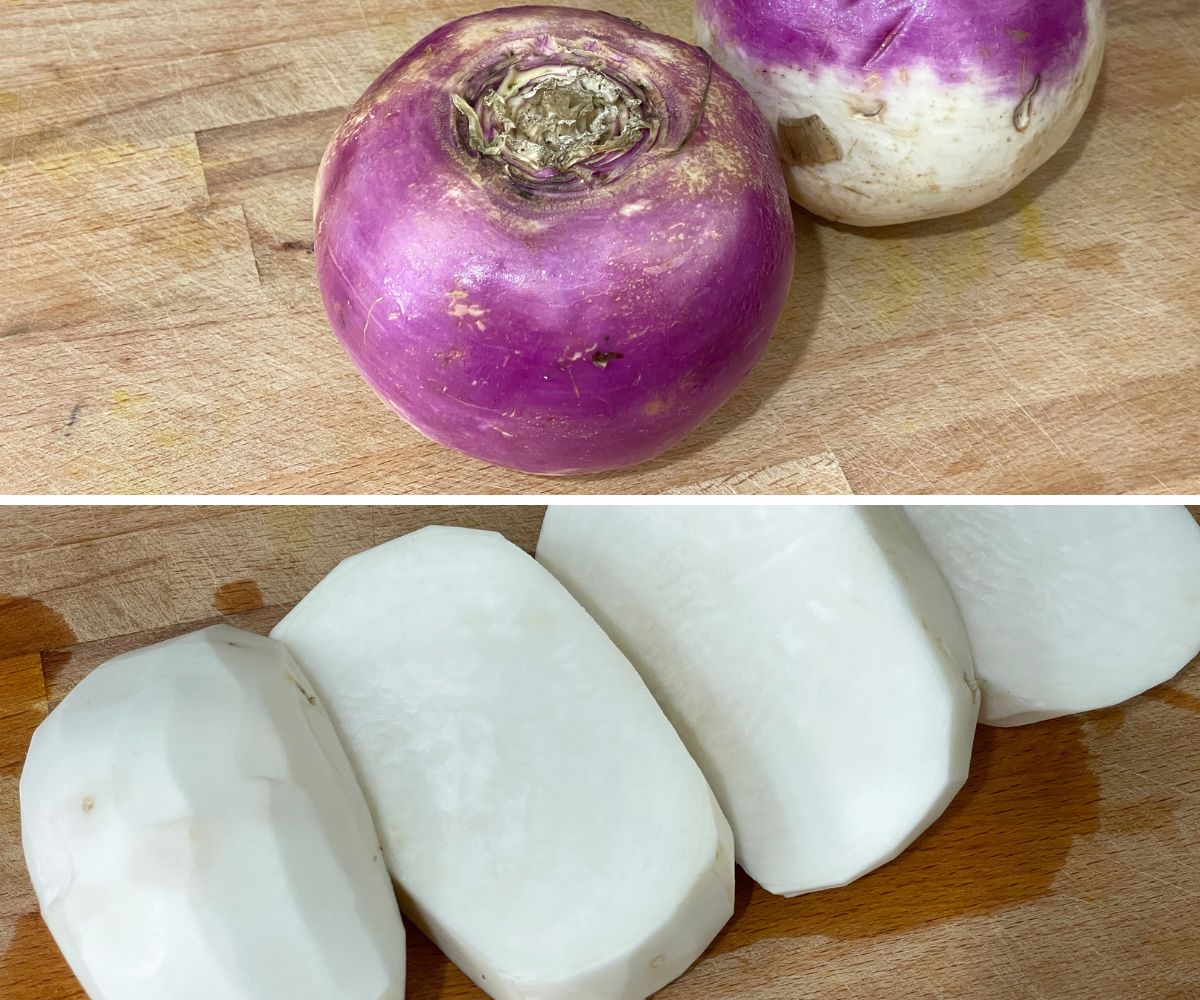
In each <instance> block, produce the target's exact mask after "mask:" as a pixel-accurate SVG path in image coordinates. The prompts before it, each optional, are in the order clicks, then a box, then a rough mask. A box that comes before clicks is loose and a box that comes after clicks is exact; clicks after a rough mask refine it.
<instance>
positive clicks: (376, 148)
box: [315, 7, 795, 475]
mask: <svg viewBox="0 0 1200 1000" xmlns="http://www.w3.org/2000/svg"><path fill="white" fill-rule="evenodd" d="M315 250H316V258H317V275H318V279H319V282H320V286H321V293H322V295H323V297H324V301H325V307H326V311H327V313H328V316H329V320H330V323H331V325H332V327H333V330H334V332H335V333H336V334H337V336H338V339H339V340H340V341H341V343H342V346H343V347H344V348H345V350H346V351H347V353H348V354H349V355H350V357H351V359H352V360H353V362H354V364H355V365H356V366H357V367H358V369H359V371H361V372H362V374H363V376H364V377H365V378H366V379H367V381H368V382H370V384H371V385H372V386H373V387H374V389H375V391H376V392H377V393H379V395H380V396H382V397H383V399H385V400H386V401H387V402H388V403H389V404H391V405H392V406H393V407H394V408H395V409H396V410H397V411H398V412H399V413H400V414H401V415H402V416H403V417H404V418H405V420H407V421H408V422H409V423H410V424H411V425H412V426H413V427H415V428H416V429H417V430H419V431H421V432H422V433H423V434H425V435H426V436H428V437H430V438H433V439H434V440H435V441H439V442H441V443H442V444H445V445H448V446H450V447H452V448H457V449H458V450H460V451H463V452H466V453H467V454H468V455H472V456H474V457H476V458H480V459H483V460H485V461H488V462H492V463H495V464H497V465H503V466H509V467H512V468H516V469H520V470H522V471H525V472H533V473H543V474H548V475H565V474H568V473H584V472H599V471H602V470H605V469H612V468H617V467H620V466H625V465H632V464H634V463H637V462H641V461H643V460H645V459H648V458H651V457H653V456H655V455H657V454H659V453H660V452H662V451H664V450H666V449H667V448H669V447H670V446H671V445H672V444H674V443H675V442H677V441H678V440H680V439H681V438H682V437H683V436H684V435H685V434H686V433H687V432H688V431H690V430H691V429H692V428H693V427H695V426H696V425H697V424H699V423H700V422H701V421H702V420H704V419H705V418H706V417H707V416H708V415H709V414H711V413H712V412H713V411H714V410H716V409H717V407H719V406H720V405H721V404H722V403H723V402H724V401H725V400H726V399H727V398H728V397H729V396H730V395H731V394H732V393H733V391H734V389H735V388H736V386H737V385H738V383H739V382H740V381H741V379H742V377H743V376H744V375H745V374H746V373H747V372H748V371H749V370H750V369H751V367H752V366H753V365H754V363H755V362H756V361H757V360H758V357H759V356H760V355H761V354H762V352H763V349H764V348H765V347H766V344H767V340H768V338H769V337H770V335H771V330H772V328H773V327H774V325H775V322H776V320H777V319H778V318H779V315H780V312H781V311H782V309H783V304H784V300H785V298H786V296H787V291H788V287H789V283H790V281H791V276H792V262H793V257H794V253H795V246H794V232H793V226H792V215H791V209H790V206H789V204H788V198H787V190H786V187H785V184H784V180H783V174H782V171H781V170H780V166H779V163H778V159H777V156H776V154H775V149H774V145H773V142H772V138H771V134H770V132H769V130H768V129H767V126H766V123H765V122H763V120H762V118H761V116H760V115H759V113H758V111H757V109H756V108H755V107H754V103H753V101H751V99H750V97H749V96H748V95H747V94H746V92H745V91H744V90H742V88H741V87H739V86H738V85H737V83H736V82H734V80H733V79H732V78H731V77H730V76H728V75H727V74H726V73H725V72H724V71H723V70H721V69H720V68H719V67H714V66H713V63H712V60H711V59H710V58H709V57H708V56H707V55H706V54H705V53H704V52H703V51H701V50H700V49H697V48H695V47H694V46H691V45H686V44H684V43H683V42H681V41H679V40H677V39H674V38H669V37H667V36H665V35H659V34H655V33H653V32H651V31H648V30H646V29H645V28H643V27H641V26H639V25H637V24H635V23H633V22H631V21H629V20H627V19H625V18H620V17H615V16H613V15H611V14H604V13H599V12H596V11H582V10H572V9H570V8H565V7H517V8H510V9H505V10H495V11H489V12H487V13H484V14H476V15H472V16H470V17H465V18H462V19H460V20H458V21H454V22H452V23H450V24H447V25H444V26H443V27H441V28H439V29H438V30H437V31H435V32H434V33H433V34H431V35H430V36H429V37H427V38H425V39H424V40H422V41H421V42H418V43H417V44H416V45H415V46H413V48H412V49H411V50H409V52H408V53H407V54H405V55H404V56H403V57H401V58H400V59H399V60H398V61H397V62H396V63H394V64H393V65H392V66H391V67H390V68H389V69H388V70H386V71H385V72H384V74H383V75H382V76H381V77H380V78H379V79H378V80H376V81H375V83H374V84H373V85H372V86H371V87H370V89H368V90H367V92H366V93H365V94H364V95H363V96H362V98H361V99H360V100H359V101H358V103H357V104H356V105H355V106H354V108H353V109H352V110H351V112H350V115H349V117H348V118H347V119H346V121H345V123H344V124H343V125H342V126H341V128H340V129H339V130H338V132H337V134H336V135H335V136H334V138H333V142H332V143H331V145H330V147H329V150H328V152H327V153H326V155H325V158H324V161H323V163H322V165H321V170H320V174H319V177H318V180H317V187H316V243H315Z"/></svg>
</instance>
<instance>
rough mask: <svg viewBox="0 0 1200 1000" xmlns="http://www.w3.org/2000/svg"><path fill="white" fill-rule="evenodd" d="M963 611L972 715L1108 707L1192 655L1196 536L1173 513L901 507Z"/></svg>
mask: <svg viewBox="0 0 1200 1000" xmlns="http://www.w3.org/2000/svg"><path fill="white" fill-rule="evenodd" d="M907 512H908V516H909V518H910V519H911V520H912V522H913V524H914V525H915V526H916V529H917V531H918V532H919V533H920V535H921V537H922V538H923V539H924V540H925V544H926V545H927V546H928V548H929V550H930V552H932V553H933V557H934V559H936V560H937V563H938V565H939V566H940V567H941V569H942V572H943V574H945V577H946V580H947V581H948V582H949V584H950V588H951V590H953V591H954V595H955V597H956V598H957V599H958V604H959V607H960V608H962V614H963V620H964V621H965V622H966V625H967V632H968V634H969V635H970V637H971V648H972V650H973V651H974V655H975V665H976V667H977V669H978V671H979V683H980V686H981V688H982V691H983V708H982V711H981V714H980V719H981V721H983V722H986V723H988V724H989V725H993V726H1020V725H1024V724H1025V723H1028V722H1039V721H1041V720H1042V719H1052V718H1055V717H1057V716H1060V715H1069V714H1070V713H1072V712H1086V711H1089V710H1090V709H1094V708H1104V707H1106V706H1108V705H1115V704H1117V703H1118V702H1122V701H1124V700H1125V699H1126V698H1132V697H1133V696H1134V695H1137V694H1141V693H1142V692H1143V691H1145V690H1147V689H1149V688H1152V687H1154V686H1155V685H1156V684H1161V683H1162V682H1163V681H1165V680H1168V679H1169V678H1171V677H1172V676H1174V675H1175V674H1176V673H1178V672H1179V670H1180V669H1181V668H1182V667H1183V666H1184V665H1185V664H1186V663H1187V662H1188V661H1189V660H1190V659H1191V658H1192V657H1193V656H1195V655H1196V653H1197V651H1200V527H1198V526H1197V525H1196V522H1195V521H1194V520H1193V519H1192V516H1191V515H1190V514H1189V513H1188V512H1187V510H1186V509H1184V508H1183V507H908V508H907Z"/></svg>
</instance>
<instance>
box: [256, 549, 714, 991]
mask: <svg viewBox="0 0 1200 1000" xmlns="http://www.w3.org/2000/svg"><path fill="white" fill-rule="evenodd" d="M272 634H273V635H274V636H275V637H277V638H279V639H282V640H283V641H284V642H286V643H287V644H288V646H289V647H290V648H291V650H292V652H293V653H294V654H295V656H296V658H297V660H298V661H299V662H300V663H301V664H303V666H304V667H305V669H306V671H307V672H308V673H309V676H311V677H312V679H313V682H314V683H315V684H316V686H317V690H318V692H319V693H320V695H321V697H322V699H323V700H324V701H325V703H326V704H327V705H328V706H329V708H330V714H331V715H332V716H333V719H334V723H335V725H336V726H337V727H338V729H339V731H340V732H341V735H342V737H343V740H344V742H345V745H346V747H347V751H348V753H349V754H350V758H351V760H352V761H353V763H354V764H355V767H356V769H357V771H358V774H359V775H360V777H361V779H362V781H363V787H364V789H365V790H366V792H367V797H368V800H369V801H370V802H371V804H372V806H373V808H374V810H375V815H376V817H377V819H378V822H379V829H380V834H381V837H382V843H383V846H384V850H385V853H386V856H387V861H388V866H389V868H390V869H391V872H392V875H393V876H394V878H395V879H396V881H397V883H398V884H399V886H400V889H401V896H402V901H403V904H404V906H405V908H406V911H407V912H408V914H409V915H410V916H411V917H412V918H413V919H414V920H415V921H416V922H417V923H418V924H419V925H420V926H421V927H423V928H424V929H426V930H427V931H428V933H429V934H430V935H431V936H432V937H433V939H434V940H435V941H436V942H437V943H438V944H439V945H440V946H441V948H442V949H443V950H444V951H445V952H446V954H447V955H448V956H449V957H450V958H451V959H452V960H453V961H454V962H455V963H456V964H457V965H458V966H459V967H460V968H461V969H462V970H463V971H464V972H466V973H467V975H468V976H470V977H471V978H472V979H473V980H474V981H475V982H476V983H477V984H478V985H479V986H480V988H482V989H483V990H485V991H486V992H488V993H489V994H491V995H492V996H494V997H497V998H501V1000H558V998H562V997H571V998H578V1000H641V998H643V997H646V996H648V995H649V994H651V993H653V992H655V991H656V990H658V989H660V988H661V987H663V986H665V985H666V984H667V983H668V982H670V981H671V980H672V979H674V978H675V977H676V976H678V975H680V974H681V973H682V972H683V971H684V970H685V969H686V968H687V967H688V965H690V964H691V962H692V961H693V960H694V959H695V958H696V957H697V956H698V955H699V954H700V953H701V951H702V950H703V949H704V948H705V946H706V945H707V944H708V943H709V941H711V940H712V938H713V937H714V936H715V935H716V933H717V931H718V930H719V929H720V928H721V926H722V925H723V924H724V923H725V922H726V920H728V918H729V916H730V914H731V913H732V910H733V845H732V842H731V836H730V831H729V826H728V824H727V823H726V822H725V819H724V817H723V816H722V814H721V811H720V809H719V807H718V806H717V804H716V802H715V800H714V799H713V796H712V793H711V791H710V790H709V788H708V785H707V783H706V782H705V780H704V778H703V776H702V775H701V773H700V771H699V769H698V768H697V766H696V764H695V762H694V761H693V760H692V759H691V758H690V757H689V756H688V753H687V751H686V750H685V749H684V747H683V745H682V743H681V742H680V741H679V738H678V736H677V735H676V734H675V732H674V731H673V730H672V729H671V726H670V724H669V723H668V722H667V720H666V718H665V717H664V716H663V714H662V712H661V711H660V710H659V708H658V706H657V705H656V704H655V703H654V699H653V698H652V697H651V696H650V693H649V692H648V691H647V690H646V688H645V685H643V684H642V682H641V680H639V678H638V675H637V673H636V671H634V669H633V668H632V667H631V666H630V664H629V662H628V661H627V660H626V659H625V658H624V657H623V656H622V655H621V653H620V652H619V651H618V650H617V648H616V647H615V646H614V645H613V644H612V642H611V641H610V640H609V639H608V637H607V636H606V635H605V634H604V633H603V632H602V631H601V630H600V627H599V626H598V625H597V624H596V623H595V622H594V621H592V619H591V618H589V617H588V615H587V614H586V613H585V612H584V611H583V609H582V608H580V607H579V605H578V604H577V603H576V602H575V601H574V600H573V599H572V598H571V596H570V595H569V594H568V593H567V592H566V591H565V590H564V589H563V588H562V586H561V585H560V584H558V583H557V582H556V581H555V580H554V579H553V578H552V577H551V576H550V574H549V573H547V572H546V571H545V570H544V569H542V568H541V567H540V566H539V565H538V564H537V563H536V562H534V560H533V559H531V558H530V557H529V556H528V555H526V554H525V553H524V552H522V551H521V550H520V549H518V548H517V547H516V546H514V545H512V544H510V543H509V542H507V541H505V540H504V539H503V538H502V537H501V536H499V535H496V534H492V533H490V532H479V531H470V530H467V529H462V528H438V527H435V528H426V529H423V530H421V531H418V532H416V533H414V534H411V535H408V536H405V537H403V538H400V539H398V540H396V541H393V542H391V543H389V544H387V545H383V546H380V547H378V548H375V549H372V550H370V551H368V552H365V553H362V554H361V555H358V556H355V557H353V558H351V559H347V560H346V561H345V562H343V563H342V564H341V565H340V566H338V567H337V568H336V569H334V571H333V572H332V573H330V574H329V576H327V577H326V578H325V579H324V580H323V581H322V582H321V583H320V584H318V585H317V587H316V589H314V590H313V591H312V592H311V593H310V594H309V595H308V596H307V597H305V598H304V600H302V601H301V602H300V603H299V604H298V605H297V606H296V608H295V609H294V610H293V611H292V612H291V613H290V614H289V615H288V616H287V617H286V618H284V620H283V621H282V622H281V623H280V624H279V625H278V627H277V628H276V629H275V631H274V632H273V633H272Z"/></svg>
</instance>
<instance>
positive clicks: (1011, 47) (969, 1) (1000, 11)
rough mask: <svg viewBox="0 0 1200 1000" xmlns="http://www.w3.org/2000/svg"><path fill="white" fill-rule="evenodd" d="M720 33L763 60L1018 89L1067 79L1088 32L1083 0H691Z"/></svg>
mask: <svg viewBox="0 0 1200 1000" xmlns="http://www.w3.org/2000/svg"><path fill="white" fill-rule="evenodd" d="M696 9H697V13H698V14H699V16H700V17H701V18H703V19H704V20H705V21H707V22H708V23H709V24H710V25H712V26H713V32H714V35H717V36H719V37H720V38H722V39H724V40H725V41H726V43H727V44H728V42H729V41H730V40H735V41H736V43H737V44H739V45H741V46H742V47H744V48H745V49H746V50H747V51H748V52H749V53H751V54H752V55H754V56H756V57H757V58H758V59H759V60H760V61H762V62H765V63H767V64H769V65H776V66H789V67H794V68H797V69H804V70H810V71H816V70H819V69H822V68H825V67H828V66H838V67H841V68H843V69H846V70H848V71H850V72H853V73H871V72H874V73H879V74H880V75H884V74H886V73H888V72H890V71H893V70H902V69H905V68H907V67H909V66H913V65H915V64H925V65H928V66H930V67H932V69H933V70H934V72H935V73H936V74H937V76H938V77H939V78H940V79H941V80H944V81H945V82H947V83H960V82H962V81H964V80H967V79H984V80H987V81H988V83H989V85H990V86H991V88H992V90H993V93H994V95H995V96H996V97H1003V98H1016V99H1020V97H1021V96H1022V95H1023V94H1024V92H1025V90H1027V89H1028V86H1029V80H1031V79H1032V78H1033V77H1034V76H1035V75H1039V76H1041V83H1042V86H1043V87H1047V88H1050V87H1056V86H1060V85H1065V84H1067V83H1069V82H1070V81H1071V79H1072V77H1073V75H1074V74H1075V71H1076V69H1077V68H1078V65H1079V55H1080V52H1081V50H1082V48H1083V44H1084V42H1085V40H1086V38H1087V30H1088V29H1087V17H1086V3H1085V0H697V3H696Z"/></svg>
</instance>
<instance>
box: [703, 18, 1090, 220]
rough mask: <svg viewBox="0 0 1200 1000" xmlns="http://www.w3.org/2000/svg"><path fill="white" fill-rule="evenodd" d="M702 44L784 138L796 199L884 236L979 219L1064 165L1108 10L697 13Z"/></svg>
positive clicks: (1086, 97)
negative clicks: (1046, 169)
mask: <svg viewBox="0 0 1200 1000" xmlns="http://www.w3.org/2000/svg"><path fill="white" fill-rule="evenodd" d="M696 30H697V34H698V36H699V38H700V41H701V44H702V45H704V46H705V47H706V48H707V49H709V50H710V51H711V52H712V54H713V57H714V58H715V59H716V61H717V62H718V63H720V64H721V65H722V66H724V67H725V68H726V69H727V70H729V72H730V73H732V74H733V75H734V76H735V77H736V78H737V79H738V80H739V81H741V83H742V84H743V85H744V86H745V87H746V89H747V90H749V91H750V93H751V94H752V95H753V97H754V99H755V101H756V102H757V103H758V106H759V107H760V108H761V109H762V111H763V114H764V115H765V116H766V118H767V120H768V121H769V122H770V123H771V125H772V127H773V128H777V130H778V134H779V139H780V151H781V153H782V154H783V159H784V167H785V171H786V175H787V180H788V185H789V188H790V190H791V192H792V197H793V198H795V200H796V201H797V202H798V203H799V204H801V205H803V206H804V207H805V208H807V209H809V210H810V211H813V212H816V213H817V214H818V215H822V216H825V217H826V218H828V219H833V220H835V221H839V222H847V223H850V224H852V225H860V226H878V225H891V224H895V223H903V222H914V221H917V220H919V219H931V218H936V217H938V216H943V215H952V214H954V213H957V212H965V211H968V210H969V209H972V208H977V207H978V206H980V205H984V204H987V203H988V202H990V201H993V200H994V199H996V198H998V197H1000V196H1001V195H1003V194H1004V193H1005V192H1007V191H1010V190H1011V189H1012V188H1014V187H1015V186H1016V185H1017V184H1018V183H1020V182H1021V181H1022V180H1023V179H1024V178H1025V177H1027V176H1028V175H1029V174H1031V173H1032V172H1033V171H1034V170H1036V169H1037V168H1038V167H1039V166H1041V164H1042V163H1044V162H1045V161H1046V160H1048V159H1049V158H1050V157H1051V156H1053V155H1054V154H1055V153H1056V152H1057V151H1058V150H1059V149H1060V148H1061V147H1062V146H1063V144H1064V143H1065V142H1066V141H1067V139H1068V138H1070V136H1071V133H1072V132H1074V130H1075V127H1076V125H1078V124H1079V120H1080V118H1081V117H1082V116H1083V112H1084V110H1085V109H1086V108H1087V105H1088V101H1089V100H1090V99H1091V95H1092V90H1093V89H1094V87H1095V85H1096V80H1097V78H1098V77H1099V74H1100V64H1101V61H1102V60H1103V57H1104V41H1105V0H935V2H931V3H922V4H914V3H911V2H908V0H864V2H860V0H697V2H696ZM798 123H799V125H802V126H803V128H799V129H798V127H797V126H798ZM814 137H816V138H819V139H821V140H822V141H820V142H817V143H814V142H813V139H814Z"/></svg>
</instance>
